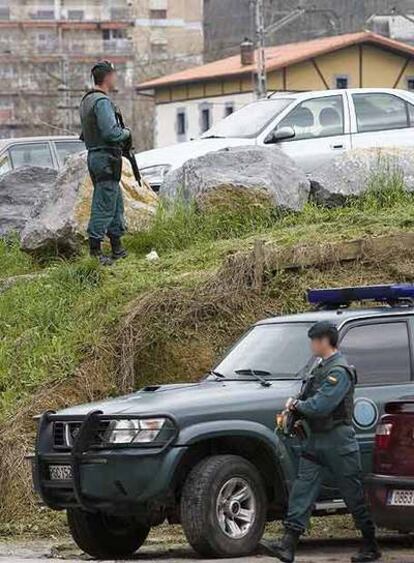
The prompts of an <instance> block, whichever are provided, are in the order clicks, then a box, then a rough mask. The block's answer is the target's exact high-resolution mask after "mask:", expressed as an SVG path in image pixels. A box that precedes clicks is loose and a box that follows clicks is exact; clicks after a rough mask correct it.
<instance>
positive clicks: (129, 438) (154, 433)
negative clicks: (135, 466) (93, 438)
mask: <svg viewBox="0 0 414 563" xmlns="http://www.w3.org/2000/svg"><path fill="white" fill-rule="evenodd" d="M165 422H166V420H165V418H146V419H142V420H139V419H133V418H131V419H122V420H113V421H112V422H111V423H110V424H109V427H108V429H107V431H106V433H105V438H104V439H105V442H108V443H110V444H150V443H151V442H154V441H155V440H156V439H157V437H158V435H159V434H160V432H161V430H162V428H163V426H164V424H165Z"/></svg>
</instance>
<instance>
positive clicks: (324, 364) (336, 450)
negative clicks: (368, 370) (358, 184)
mask: <svg viewBox="0 0 414 563" xmlns="http://www.w3.org/2000/svg"><path fill="white" fill-rule="evenodd" d="M308 336H309V338H310V339H311V348H312V352H313V354H314V355H315V356H316V357H318V358H321V362H320V363H319V364H318V365H317V366H316V367H315V368H314V370H313V371H312V374H311V376H310V377H311V380H310V381H309V382H308V384H307V386H306V389H307V390H306V393H305V396H304V397H302V399H303V400H298V399H289V401H288V403H287V405H286V406H287V408H288V409H289V410H290V411H293V412H294V413H295V415H296V416H298V417H300V418H303V419H304V420H305V421H306V423H307V427H309V428H310V433H309V436H308V437H307V438H306V439H305V441H304V443H303V448H302V453H301V457H300V461H299V470H298V475H297V478H296V480H295V482H294V484H293V486H292V490H291V493H290V497H289V508H288V513H287V516H286V519H285V521H284V526H285V533H284V535H283V537H282V538H281V540H280V541H278V542H266V541H263V542H262V543H263V545H264V547H265V548H266V549H267V550H268V551H270V552H271V553H272V554H273V555H275V556H276V557H277V558H278V559H280V560H281V561H283V562H285V563H292V562H293V561H294V558H295V551H296V546H297V544H298V541H299V537H300V536H301V535H302V534H303V533H304V532H305V531H306V529H307V527H308V524H309V520H310V517H311V514H312V510H313V507H314V504H315V502H316V501H317V499H318V497H319V493H320V489H321V485H322V480H323V473H324V471H325V470H328V471H329V472H330V473H331V474H332V475H333V476H334V477H335V480H336V482H337V485H338V488H339V489H340V491H341V494H342V497H343V499H344V501H345V503H346V505H347V508H348V509H349V511H350V512H351V514H352V517H353V519H354V522H355V525H356V527H357V528H358V529H359V530H360V531H361V533H362V537H363V544H362V546H361V549H360V551H359V553H358V554H356V555H355V556H353V557H352V561H353V562H355V563H362V562H365V561H376V560H378V559H379V558H380V557H381V553H380V551H379V548H378V544H377V541H376V537H375V526H374V522H373V520H372V517H371V514H370V512H369V509H368V506H367V504H366V500H365V494H364V489H363V485H362V481H361V462H360V452H359V446H358V442H357V440H356V436H355V431H354V429H353V426H352V414H353V402H354V387H355V384H356V373H355V370H354V368H352V367H350V366H349V364H348V363H347V361H346V358H345V357H344V356H343V355H342V354H341V352H339V350H338V348H337V344H338V330H337V328H336V326H335V325H334V324H332V323H330V322H327V321H323V322H319V323H316V324H315V325H314V326H313V327H312V328H311V329H310V330H309V333H308Z"/></svg>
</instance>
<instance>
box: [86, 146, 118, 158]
mask: <svg viewBox="0 0 414 563" xmlns="http://www.w3.org/2000/svg"><path fill="white" fill-rule="evenodd" d="M88 152H110V153H112V154H114V155H115V156H122V149H121V148H120V147H92V148H91V149H88Z"/></svg>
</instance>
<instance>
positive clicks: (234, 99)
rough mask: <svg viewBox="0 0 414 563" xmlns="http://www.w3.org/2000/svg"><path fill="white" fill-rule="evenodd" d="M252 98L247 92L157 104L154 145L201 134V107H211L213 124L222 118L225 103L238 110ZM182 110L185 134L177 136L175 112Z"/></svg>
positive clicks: (163, 144)
mask: <svg viewBox="0 0 414 563" xmlns="http://www.w3.org/2000/svg"><path fill="white" fill-rule="evenodd" d="M253 99H254V94H252V93H247V94H233V95H226V96H215V97H213V98H203V99H197V100H184V101H182V102H171V103H166V104H158V105H157V107H156V112H155V135H154V143H155V147H156V148H158V147H165V146H166V145H172V144H175V143H178V142H184V141H189V140H190V139H192V138H197V137H199V136H200V135H201V134H202V130H201V110H202V108H203V107H204V108H206V107H210V108H211V120H212V123H211V124H212V125H214V124H215V123H217V122H218V121H220V120H221V119H223V118H224V116H225V108H226V105H228V104H233V105H234V109H235V110H238V109H240V108H241V107H243V106H244V105H246V104H247V103H249V102H251V101H252V100H253ZM182 110H183V111H184V112H185V115H186V134H185V135H184V136H179V135H178V133H177V114H178V112H180V111H182Z"/></svg>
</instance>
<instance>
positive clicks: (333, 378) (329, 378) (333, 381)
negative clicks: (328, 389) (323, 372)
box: [326, 375, 338, 385]
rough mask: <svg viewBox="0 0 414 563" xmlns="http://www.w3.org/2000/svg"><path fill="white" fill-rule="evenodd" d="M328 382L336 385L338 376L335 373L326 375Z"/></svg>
mask: <svg viewBox="0 0 414 563" xmlns="http://www.w3.org/2000/svg"><path fill="white" fill-rule="evenodd" d="M326 379H327V380H328V381H329V383H331V384H332V385H336V384H337V383H338V378H337V377H336V376H335V375H328V377H327V378H326Z"/></svg>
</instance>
